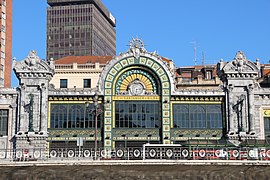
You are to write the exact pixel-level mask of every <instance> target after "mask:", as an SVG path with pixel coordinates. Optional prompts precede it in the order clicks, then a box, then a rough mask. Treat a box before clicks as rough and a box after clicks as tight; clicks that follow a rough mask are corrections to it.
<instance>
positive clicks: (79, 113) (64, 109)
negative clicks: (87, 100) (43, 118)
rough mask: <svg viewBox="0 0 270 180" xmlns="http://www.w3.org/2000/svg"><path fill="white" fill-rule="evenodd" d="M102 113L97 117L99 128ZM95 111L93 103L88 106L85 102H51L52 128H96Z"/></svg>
mask: <svg viewBox="0 0 270 180" xmlns="http://www.w3.org/2000/svg"><path fill="white" fill-rule="evenodd" d="M101 116H102V113H101V114H99V116H98V117H97V120H98V124H97V126H98V128H99V127H100V125H101ZM94 127H95V112H94V106H93V104H90V106H89V107H86V106H85V104H84V103H73V104H58V103H53V104H51V112H50V128H53V129H62V128H63V129H65V128H68V129H70V128H76V129H78V128H94Z"/></svg>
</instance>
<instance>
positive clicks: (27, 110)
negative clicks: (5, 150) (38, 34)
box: [13, 51, 54, 149]
mask: <svg viewBox="0 0 270 180" xmlns="http://www.w3.org/2000/svg"><path fill="white" fill-rule="evenodd" d="M13 64H14V71H15V73H16V76H17V77H18V79H19V81H20V87H19V88H18V91H19V99H18V107H19V108H18V111H19V112H18V117H17V124H18V133H17V135H16V138H15V139H16V148H17V149H20V148H40V147H42V148H45V147H46V145H47V141H46V139H47V137H48V133H47V124H48V117H47V116H48V84H49V81H50V79H51V78H52V76H53V75H54V64H53V62H46V61H44V60H41V59H40V58H39V57H38V56H37V53H36V52H35V51H30V53H29V55H28V56H27V57H26V58H25V59H24V60H23V61H21V62H16V59H14V62H13Z"/></svg>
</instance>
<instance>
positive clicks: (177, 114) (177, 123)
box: [173, 104, 222, 129]
mask: <svg viewBox="0 0 270 180" xmlns="http://www.w3.org/2000/svg"><path fill="white" fill-rule="evenodd" d="M173 120H174V128H195V129H196V128H197V129H200V128H202V129H205V128H208V129H219V128H222V106H221V104H173Z"/></svg>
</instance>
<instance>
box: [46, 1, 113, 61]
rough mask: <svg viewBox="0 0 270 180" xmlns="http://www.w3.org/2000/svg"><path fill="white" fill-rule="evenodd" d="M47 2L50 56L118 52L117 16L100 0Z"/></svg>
mask: <svg viewBox="0 0 270 180" xmlns="http://www.w3.org/2000/svg"><path fill="white" fill-rule="evenodd" d="M47 3H48V5H49V7H48V9H47V59H51V58H53V59H54V60H57V59H59V58H61V57H66V56H85V55H87V56H113V55H115V53H116V31H115V25H116V23H115V18H114V17H113V16H112V14H111V13H110V12H109V11H108V10H107V8H106V7H105V6H104V5H103V4H102V2H101V1H100V0H47Z"/></svg>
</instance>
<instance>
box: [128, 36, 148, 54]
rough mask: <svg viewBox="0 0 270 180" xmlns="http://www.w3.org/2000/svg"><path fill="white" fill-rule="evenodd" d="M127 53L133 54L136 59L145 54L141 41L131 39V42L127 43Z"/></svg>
mask: <svg viewBox="0 0 270 180" xmlns="http://www.w3.org/2000/svg"><path fill="white" fill-rule="evenodd" d="M129 47H130V49H129V52H132V53H133V56H134V57H135V58H136V59H138V58H139V57H140V55H141V53H145V52H146V50H145V48H144V42H143V41H142V39H139V38H138V37H137V38H132V40H131V41H130V42H129Z"/></svg>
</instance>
